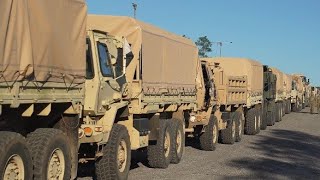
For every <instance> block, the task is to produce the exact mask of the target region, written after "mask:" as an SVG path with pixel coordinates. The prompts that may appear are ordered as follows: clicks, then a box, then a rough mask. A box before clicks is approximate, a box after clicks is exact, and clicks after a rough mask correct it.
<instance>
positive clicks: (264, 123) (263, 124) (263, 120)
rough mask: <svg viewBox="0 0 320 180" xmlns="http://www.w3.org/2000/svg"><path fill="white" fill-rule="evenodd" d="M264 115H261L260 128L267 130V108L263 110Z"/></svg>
mask: <svg viewBox="0 0 320 180" xmlns="http://www.w3.org/2000/svg"><path fill="white" fill-rule="evenodd" d="M262 113H263V114H262V115H261V126H260V129H261V130H266V129H267V112H266V110H265V109H263V111H262Z"/></svg>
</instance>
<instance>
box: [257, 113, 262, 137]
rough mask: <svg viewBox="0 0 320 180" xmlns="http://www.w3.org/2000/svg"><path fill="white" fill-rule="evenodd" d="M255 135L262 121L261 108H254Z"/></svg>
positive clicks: (258, 131)
mask: <svg viewBox="0 0 320 180" xmlns="http://www.w3.org/2000/svg"><path fill="white" fill-rule="evenodd" d="M256 117H257V118H256V121H257V122H256V134H259V133H260V129H261V120H262V111H261V108H256Z"/></svg>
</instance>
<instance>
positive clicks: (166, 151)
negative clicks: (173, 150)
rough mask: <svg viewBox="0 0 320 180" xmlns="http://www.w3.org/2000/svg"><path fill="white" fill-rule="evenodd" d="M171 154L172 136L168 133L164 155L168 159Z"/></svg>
mask: <svg viewBox="0 0 320 180" xmlns="http://www.w3.org/2000/svg"><path fill="white" fill-rule="evenodd" d="M169 152H170V134H169V132H166V135H165V139H164V153H165V156H166V157H168V156H169Z"/></svg>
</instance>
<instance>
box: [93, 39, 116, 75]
mask: <svg viewBox="0 0 320 180" xmlns="http://www.w3.org/2000/svg"><path fill="white" fill-rule="evenodd" d="M97 46H98V52H99V62H100V69H101V73H102V75H103V76H105V77H113V73H112V69H111V65H110V57H109V55H108V54H109V53H108V48H107V46H106V45H105V44H103V43H100V42H98V43H97Z"/></svg>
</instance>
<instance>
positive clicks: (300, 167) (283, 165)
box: [226, 130, 320, 179]
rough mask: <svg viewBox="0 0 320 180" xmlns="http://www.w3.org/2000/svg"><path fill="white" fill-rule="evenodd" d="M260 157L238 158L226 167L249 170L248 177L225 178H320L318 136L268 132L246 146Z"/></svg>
mask: <svg viewBox="0 0 320 180" xmlns="http://www.w3.org/2000/svg"><path fill="white" fill-rule="evenodd" d="M249 147H250V148H252V149H254V150H256V151H260V152H262V154H263V157H260V158H239V159H235V160H232V161H231V162H230V163H228V165H229V166H230V167H236V168H238V169H241V170H243V169H245V170H248V171H250V172H251V173H250V175H248V176H240V177H239V176H231V177H226V179H248V178H255V179H278V178H280V179H283V177H286V178H289V179H318V178H319V176H320V163H319V162H320V137H317V136H313V135H310V134H307V133H303V132H297V131H289V130H271V134H270V135H268V136H262V138H261V139H260V140H258V141H257V142H256V143H253V144H251V145H250V146H249Z"/></svg>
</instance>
